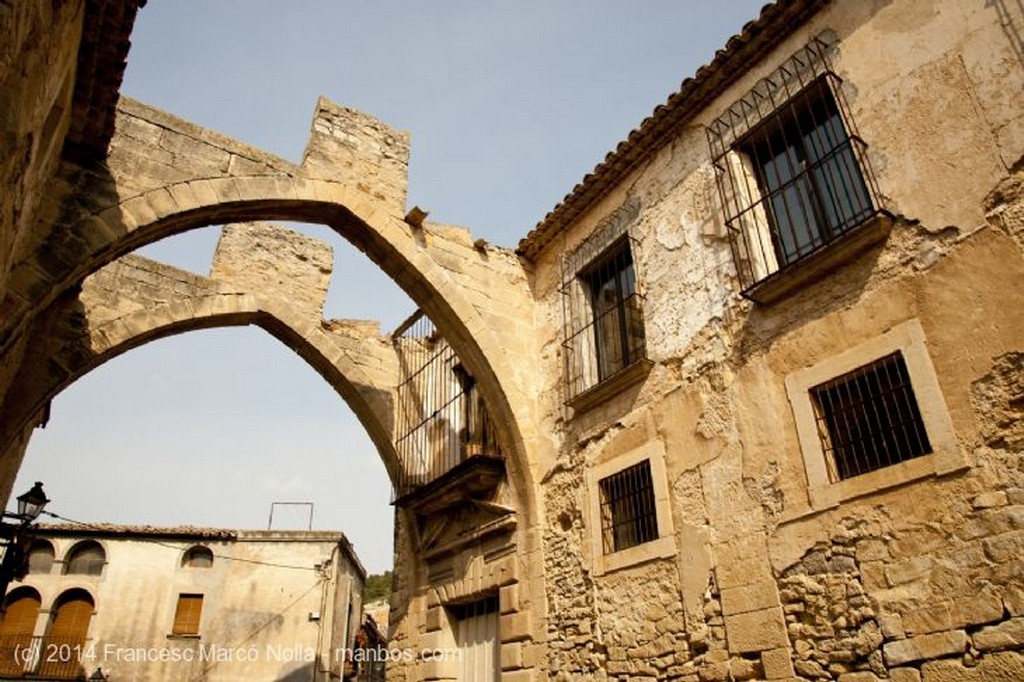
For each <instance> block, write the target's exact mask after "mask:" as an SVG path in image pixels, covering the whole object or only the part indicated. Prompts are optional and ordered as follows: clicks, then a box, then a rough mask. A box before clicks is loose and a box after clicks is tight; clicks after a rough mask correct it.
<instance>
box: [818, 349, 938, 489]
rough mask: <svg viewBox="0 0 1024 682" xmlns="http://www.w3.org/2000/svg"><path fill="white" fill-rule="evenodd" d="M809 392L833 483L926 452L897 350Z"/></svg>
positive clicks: (911, 389)
mask: <svg viewBox="0 0 1024 682" xmlns="http://www.w3.org/2000/svg"><path fill="white" fill-rule="evenodd" d="M810 392H811V400H812V404H813V407H814V413H815V418H816V420H817V425H818V437H819V438H820V439H821V447H822V451H823V452H824V454H825V458H826V463H827V466H828V472H829V478H830V479H831V480H832V482H833V483H836V482H838V481H841V480H845V479H847V478H852V477H854V476H860V475H862V474H866V473H868V472H871V471H875V470H877V469H881V468H883V467H887V466H892V465H893V464H899V463H900V462H905V461H907V460H909V459H913V458H915V457H920V456H921V455H926V454H929V453H930V452H931V451H932V448H931V443H930V442H929V441H928V433H927V431H926V429H925V426H924V421H923V420H922V418H921V411H920V409H919V408H918V406H917V399H916V398H915V396H914V387H913V386H912V385H911V383H910V375H909V374H908V372H907V365H906V362H904V360H903V354H902V353H900V352H895V353H892V354H890V355H887V356H885V357H883V358H880V359H878V360H876V361H874V362H872V363H869V364H867V365H863V366H861V367H858V368H857V369H855V370H853V371H851V372H847V373H846V374H843V375H842V376H840V377H837V378H835V379H833V380H831V381H827V382H825V383H823V384H820V385H818V386H815V387H814V388H812V389H811V391H810Z"/></svg>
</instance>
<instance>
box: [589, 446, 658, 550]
mask: <svg viewBox="0 0 1024 682" xmlns="http://www.w3.org/2000/svg"><path fill="white" fill-rule="evenodd" d="M599 485H600V489H601V537H602V539H603V543H602V544H603V548H604V553H605V554H611V553H612V552H620V551H622V550H624V549H629V548H630V547H636V546H637V545H641V544H643V543H645V542H650V541H652V540H656V539H657V538H658V515H657V511H656V508H655V503H654V482H653V480H652V479H651V463H650V461H649V460H644V461H642V462H640V463H638V464H634V465H633V466H631V467H629V468H628V469H623V470H622V471H620V472H618V473H616V474H613V475H611V476H608V477H607V478H603V479H601V481H600V484H599Z"/></svg>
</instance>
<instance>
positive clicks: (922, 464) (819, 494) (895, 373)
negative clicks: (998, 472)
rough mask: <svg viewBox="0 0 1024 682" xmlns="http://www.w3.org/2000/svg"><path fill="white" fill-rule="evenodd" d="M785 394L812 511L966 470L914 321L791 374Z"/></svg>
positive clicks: (964, 460) (961, 451)
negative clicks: (798, 444)
mask: <svg viewBox="0 0 1024 682" xmlns="http://www.w3.org/2000/svg"><path fill="white" fill-rule="evenodd" d="M786 393H787V395H788V396H789V402H790V406H791V407H792V409H793V418H794V420H795V426H796V433H797V438H798V440H799V442H800V451H801V454H802V456H803V460H804V470H805V471H806V473H807V492H808V502H809V503H810V508H809V509H808V510H807V511H808V512H811V511H814V510H820V509H827V508H829V507H834V506H836V505H838V504H841V503H842V502H844V501H845V500H850V499H854V498H856V497H861V496H863V495H868V494H872V493H875V492H878V491H881V490H884V489H886V488H892V487H894V486H899V485H903V484H905V483H909V482H910V481H914V480H917V479H921V478H924V477H927V476H937V475H944V474H948V473H952V472H954V471H960V470H962V469H963V468H965V467H966V466H967V459H966V457H965V455H964V451H963V450H962V448H961V447H960V445H959V443H958V442H957V438H956V434H955V433H954V431H953V424H952V423H951V422H950V419H949V412H948V410H947V408H946V403H945V400H944V398H943V395H942V389H941V388H940V387H939V382H938V379H937V378H936V376H935V368H934V367H932V364H931V359H930V357H929V356H928V347H927V343H926V342H925V336H924V330H923V329H922V328H921V323H920V322H919V321H918V320H917V319H910V320H907V321H906V322H902V323H900V324H898V325H896V326H894V327H892V328H891V329H889V330H888V331H886V332H884V333H882V334H880V335H879V336H875V337H873V338H870V339H868V340H866V341H863V342H862V343H860V344H858V345H855V346H852V347H849V348H847V349H846V350H844V351H842V352H840V353H839V354H837V355H831V356H828V357H826V358H823V359H821V360H819V361H818V362H816V363H814V364H812V365H810V366H808V367H804V368H803V369H800V370H797V371H795V372H793V373H792V374H789V375H788V376H787V377H786ZM797 513H799V512H797Z"/></svg>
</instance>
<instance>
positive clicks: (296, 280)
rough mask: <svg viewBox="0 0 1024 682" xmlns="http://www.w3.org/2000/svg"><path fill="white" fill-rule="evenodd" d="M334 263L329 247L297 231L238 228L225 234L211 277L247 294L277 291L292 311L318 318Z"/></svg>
mask: <svg viewBox="0 0 1024 682" xmlns="http://www.w3.org/2000/svg"><path fill="white" fill-rule="evenodd" d="M333 258H334V256H333V252H332V250H331V247H330V245H329V244H326V243H324V242H320V241H318V240H315V239H311V238H309V237H307V236H305V235H303V234H299V233H298V232H293V231H291V230H286V229H283V228H280V227H277V226H274V225H266V224H261V223H235V224H232V225H225V226H224V229H223V231H222V232H221V237H220V241H219V242H218V243H217V250H216V252H215V253H214V256H213V265H212V266H211V269H210V276H211V277H212V278H214V279H217V280H220V281H225V282H230V283H231V284H233V285H235V286H238V287H239V288H241V289H242V290H244V291H250V292H253V293H256V294H260V293H266V292H274V293H275V295H277V296H280V297H281V298H282V299H284V300H286V301H287V302H288V304H289V305H290V306H291V307H298V308H303V309H305V310H308V311H311V312H315V313H319V312H320V311H321V310H322V309H323V303H324V300H325V299H326V298H327V287H328V286H329V284H330V279H331V271H332V268H333ZM316 319H319V315H317V316H316Z"/></svg>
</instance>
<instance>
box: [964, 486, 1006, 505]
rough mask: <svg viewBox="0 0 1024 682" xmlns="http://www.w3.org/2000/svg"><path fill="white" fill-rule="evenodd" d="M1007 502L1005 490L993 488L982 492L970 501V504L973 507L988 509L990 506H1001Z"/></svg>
mask: <svg viewBox="0 0 1024 682" xmlns="http://www.w3.org/2000/svg"><path fill="white" fill-rule="evenodd" d="M1007 503H1008V499H1007V497H1006V492H1004V491H1002V490H993V491H992V492H988V493H982V494H981V495H978V496H977V497H975V498H974V500H972V501H971V505H972V506H973V507H974V508H975V509H989V508H990V507H1003V506H1005V505H1006V504H1007Z"/></svg>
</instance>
